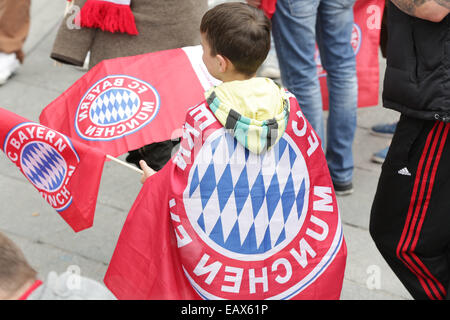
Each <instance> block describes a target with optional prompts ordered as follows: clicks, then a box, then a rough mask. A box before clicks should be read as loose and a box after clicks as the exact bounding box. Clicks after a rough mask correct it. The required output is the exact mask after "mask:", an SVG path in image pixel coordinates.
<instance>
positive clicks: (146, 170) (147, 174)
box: [139, 160, 156, 184]
mask: <svg viewBox="0 0 450 320" xmlns="http://www.w3.org/2000/svg"><path fill="white" fill-rule="evenodd" d="M139 166H140V167H141V169H142V171H144V174H143V175H142V177H141V183H142V184H144V182H145V180H147V178H148V177H150V176H152V175H154V174H155V173H156V171H155V170H153V169H152V168H150V167H149V166H148V165H147V162H145V161H144V160H141V161H139Z"/></svg>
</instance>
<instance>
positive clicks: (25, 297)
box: [17, 280, 42, 300]
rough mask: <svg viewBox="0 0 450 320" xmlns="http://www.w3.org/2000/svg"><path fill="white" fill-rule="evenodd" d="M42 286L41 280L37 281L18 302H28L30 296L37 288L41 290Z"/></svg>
mask: <svg viewBox="0 0 450 320" xmlns="http://www.w3.org/2000/svg"><path fill="white" fill-rule="evenodd" d="M41 284H42V281H41V280H36V281H35V282H33V284H32V285H31V286H30V287H29V288H28V289H27V291H25V292H24V294H22V295H21V296H20V297H19V299H17V300H27V299H28V297H29V296H30V294H32V293H33V291H34V290H36V289H37V288H39V286H40V285H41Z"/></svg>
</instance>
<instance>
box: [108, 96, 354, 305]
mask: <svg viewBox="0 0 450 320" xmlns="http://www.w3.org/2000/svg"><path fill="white" fill-rule="evenodd" d="M290 106H291V108H290V116H289V123H288V126H287V129H286V132H285V133H284V134H283V135H282V137H281V138H280V140H279V142H278V143H277V144H275V145H274V146H273V148H272V149H270V150H269V151H267V152H265V153H262V154H260V155H257V154H254V153H252V152H250V151H249V150H247V149H246V148H245V147H244V146H242V145H241V144H240V143H239V142H238V141H237V140H236V139H235V138H234V137H233V136H231V135H230V134H229V133H228V132H226V130H225V129H224V127H223V126H222V125H221V124H220V123H219V122H218V121H217V119H216V118H215V116H214V115H213V113H212V112H211V110H210V109H209V107H208V106H207V104H206V102H204V103H201V104H199V105H197V106H196V107H194V108H191V109H189V111H188V116H187V118H186V124H185V131H184V133H183V139H182V141H181V143H180V149H179V151H178V153H177V154H176V155H175V156H174V157H173V158H172V160H170V161H169V163H168V164H166V166H165V167H164V168H163V169H162V170H161V171H159V172H157V173H156V174H154V175H153V176H152V177H150V178H149V179H148V180H147V181H146V182H145V184H144V186H143V188H142V190H141V192H140V193H139V195H138V197H137V200H136V201H135V203H134V205H133V207H132V208H131V211H130V213H129V215H128V217H127V220H126V221H125V224H124V227H123V229H122V232H121V234H120V237H119V240H118V243H117V246H116V249H115V251H114V254H113V257H112V259H111V262H110V264H109V267H108V270H107V273H106V275H105V279H104V282H105V284H106V286H107V287H108V288H109V289H110V290H111V291H112V292H113V293H114V294H115V295H116V297H117V298H119V299H175V300H178V299H200V298H202V299H232V300H248V299H256V300H261V299H339V297H340V293H341V289H342V282H343V277H344V270H345V264H346V256H347V249H346V245H345V240H344V236H343V230H342V225H341V220H340V216H339V210H338V203H337V200H336V196H335V194H334V189H333V183H332V181H331V177H330V174H329V171H328V167H327V165H326V160H325V155H324V154H323V151H322V148H321V146H320V140H319V139H318V138H317V135H316V134H315V132H314V131H313V130H312V128H311V126H310V124H309V123H308V122H307V121H306V119H305V118H304V116H303V114H302V112H301V110H300V108H299V106H298V103H297V102H296V100H295V98H294V97H292V96H291V97H290Z"/></svg>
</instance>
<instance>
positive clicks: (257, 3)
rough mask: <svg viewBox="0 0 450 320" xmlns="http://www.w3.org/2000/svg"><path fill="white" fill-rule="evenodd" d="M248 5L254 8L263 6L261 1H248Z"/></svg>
mask: <svg viewBox="0 0 450 320" xmlns="http://www.w3.org/2000/svg"><path fill="white" fill-rule="evenodd" d="M247 3H248V4H249V5H251V6H252V7H255V8H259V6H260V5H261V0H247Z"/></svg>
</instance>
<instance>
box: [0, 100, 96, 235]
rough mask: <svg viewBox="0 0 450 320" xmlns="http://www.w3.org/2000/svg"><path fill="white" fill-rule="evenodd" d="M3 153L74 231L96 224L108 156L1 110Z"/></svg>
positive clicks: (0, 124)
mask: <svg viewBox="0 0 450 320" xmlns="http://www.w3.org/2000/svg"><path fill="white" fill-rule="evenodd" d="M0 143H1V146H2V149H3V152H4V153H5V154H6V156H7V157H8V159H9V160H11V161H12V162H13V163H14V164H15V165H16V166H17V167H18V168H19V170H20V171H21V172H22V174H23V175H24V176H25V177H26V178H27V180H28V181H29V182H30V183H31V184H32V185H33V186H34V187H35V188H36V189H37V190H38V192H39V193H40V194H41V196H42V197H43V198H44V199H45V200H46V201H47V202H48V204H49V205H50V206H52V207H53V208H54V209H55V210H56V211H57V212H58V213H59V215H60V216H61V217H62V218H63V219H64V220H65V221H66V222H67V223H68V224H69V225H70V227H71V228H72V229H73V230H74V231H75V232H78V231H81V230H83V229H86V228H89V227H91V226H92V224H93V220H94V213H95V207H96V203H97V195H98V188H99V184H100V178H101V175H102V170H103V164H104V161H105V155H104V154H103V153H102V152H100V151H98V150H96V149H93V148H89V147H87V146H85V145H83V144H80V143H78V142H76V141H71V140H70V139H69V138H68V137H66V136H65V135H63V134H61V133H59V132H57V131H55V130H52V129H50V128H48V127H45V126H43V125H41V124H38V123H35V122H31V121H29V120H27V119H25V118H23V117H21V116H18V115H17V114H15V113H13V112H10V111H8V110H5V109H1V108H0Z"/></svg>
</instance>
